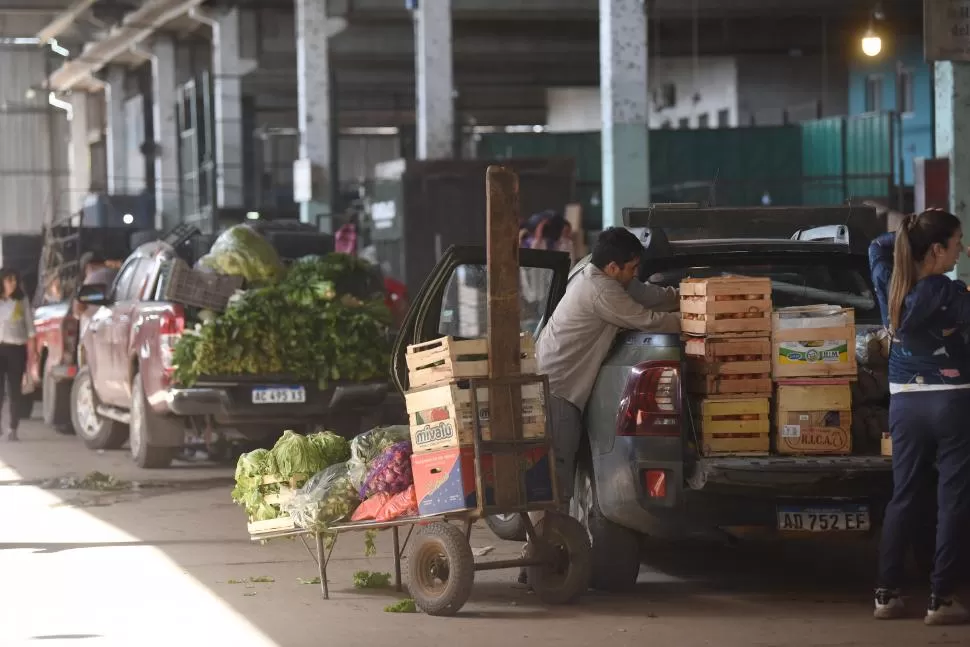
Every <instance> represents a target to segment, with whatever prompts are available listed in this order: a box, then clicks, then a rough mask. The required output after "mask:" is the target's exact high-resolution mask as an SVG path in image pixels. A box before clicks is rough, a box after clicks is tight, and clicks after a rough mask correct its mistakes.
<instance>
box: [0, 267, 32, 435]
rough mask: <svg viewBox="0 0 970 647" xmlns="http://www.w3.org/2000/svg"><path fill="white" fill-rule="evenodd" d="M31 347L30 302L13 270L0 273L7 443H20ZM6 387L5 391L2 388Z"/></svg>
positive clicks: (0, 367)
mask: <svg viewBox="0 0 970 647" xmlns="http://www.w3.org/2000/svg"><path fill="white" fill-rule="evenodd" d="M33 343H34V316H33V313H32V312H31V310H30V302H29V301H28V300H27V297H26V296H24V291H23V289H22V288H21V287H20V278H19V277H18V276H17V273H16V272H14V271H13V270H9V269H2V270H0V410H2V408H3V400H4V395H5V393H9V394H10V401H9V406H8V407H7V409H8V411H9V414H8V415H9V423H8V425H7V440H19V437H18V435H17V430H18V429H19V427H20V413H21V411H22V409H23V408H22V406H21V405H22V403H21V400H22V398H23V394H22V388H23V379H24V371H25V370H26V369H27V352H28V347H29V346H30V345H31V344H33ZM5 386H6V388H4V387H5Z"/></svg>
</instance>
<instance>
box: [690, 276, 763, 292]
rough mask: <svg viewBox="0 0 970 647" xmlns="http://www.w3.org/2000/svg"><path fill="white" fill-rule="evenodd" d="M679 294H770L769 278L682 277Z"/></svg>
mask: <svg viewBox="0 0 970 647" xmlns="http://www.w3.org/2000/svg"><path fill="white" fill-rule="evenodd" d="M680 294H681V296H735V295H739V294H741V295H743V294H766V295H769V296H770V295H771V279H769V278H751V277H746V276H745V277H740V276H715V277H711V278H707V279H684V280H683V281H681V283H680Z"/></svg>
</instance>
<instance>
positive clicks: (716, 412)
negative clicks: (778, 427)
mask: <svg viewBox="0 0 970 647" xmlns="http://www.w3.org/2000/svg"><path fill="white" fill-rule="evenodd" d="M700 414H701V415H700V419H701V439H702V450H701V451H702V453H703V455H704V456H767V455H768V453H769V451H770V448H771V424H770V421H769V415H770V414H769V407H768V398H767V397H758V396H753V397H729V398H722V397H709V398H704V399H702V400H701V401H700Z"/></svg>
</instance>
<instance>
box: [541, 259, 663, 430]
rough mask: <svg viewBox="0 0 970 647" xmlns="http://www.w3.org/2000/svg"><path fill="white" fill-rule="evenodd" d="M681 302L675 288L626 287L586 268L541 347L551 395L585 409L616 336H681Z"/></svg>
mask: <svg viewBox="0 0 970 647" xmlns="http://www.w3.org/2000/svg"><path fill="white" fill-rule="evenodd" d="M678 301H679V295H678V293H677V290H676V289H674V288H659V287H656V286H652V285H645V284H643V283H641V282H640V281H636V280H635V281H633V282H632V283H631V284H630V287H629V288H627V289H624V288H623V286H622V285H621V284H620V283H619V281H617V280H615V279H612V278H610V277H609V276H607V275H606V274H604V273H603V272H602V271H601V270H600V269H599V268H597V267H596V266H595V265H592V264H590V265H587V266H586V267H585V268H583V270H582V271H581V272H580V274H579V275H578V276H576V277H574V278H573V280H572V281H570V282H569V286H568V287H567V288H566V294H565V295H564V296H563V298H562V301H560V302H559V306H558V307H557V308H556V310H555V312H553V313H552V317H551V318H550V319H549V323H548V324H547V325H546V327H545V328H544V329H543V331H542V333H541V334H540V335H539V340H538V342H537V343H536V360H537V363H538V365H539V372H540V373H546V374H547V375H548V376H549V390H550V391H551V392H552V395H555V396H558V397H561V398H564V399H566V400H568V401H569V402H572V403H573V404H574V405H576V407H577V408H578V409H579V410H580V411H582V410H583V409H585V408H586V401H587V400H588V399H589V394H590V392H591V391H592V390H593V384H594V383H595V382H596V376H597V374H598V373H599V370H600V366H601V365H602V363H603V360H605V359H606V356H607V354H608V353H609V352H610V347H611V346H612V345H613V340H614V338H615V337H616V333H617V332H619V331H620V330H621V329H629V330H642V331H644V332H664V333H677V332H680V314H679V312H678V309H679V303H678Z"/></svg>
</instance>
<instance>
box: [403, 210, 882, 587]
mask: <svg viewBox="0 0 970 647" xmlns="http://www.w3.org/2000/svg"><path fill="white" fill-rule="evenodd" d="M810 224H812V225H814V224H818V223H810ZM796 229H797V225H789V229H788V232H789V233H788V234H787V236H786V237H785V238H782V237H778V238H772V239H751V238H731V239H717V240H675V241H668V240H667V238H666V236H665V235H663V234H662V232H659V234H660V235H656V234H657V233H658V232H657V230H656V229H654V230H653V231H652V232H651V231H650V230H639V233H640V234H641V236H642V240H644V241H645V242H646V243H647V244H646V245H645V248H644V256H643V261H642V263H641V270H640V272H641V273H640V277H639V278H640V280H642V281H644V282H648V283H653V284H656V285H662V286H678V285H679V284H680V281H681V280H682V279H684V278H686V277H710V276H717V275H721V274H741V275H748V276H759V277H770V278H771V279H772V284H773V301H774V304H775V305H776V306H778V307H785V306H802V305H814V304H819V303H828V304H840V305H845V306H851V307H854V308H855V313H856V323H857V326H859V327H860V328H862V327H865V326H867V325H871V326H878V325H879V323H880V318H879V311H878V306H877V304H876V301H875V297H874V294H873V291H872V286H871V282H870V278H869V268H868V261H867V258H866V256H865V254H864V253H860V249H859V248H860V245H858V244H857V245H854V246H850V245H848V244H847V242H846V241H841V240H838V239H834V240H831V241H828V242H825V241H818V240H805V239H804V236H802V237H801V238H802V239H798V238H799V236H798V235H797V234H796V237H795V238H796V239H795V240H792V239H791V238H788V236H791V232H793V231H796ZM652 234H654V235H652ZM657 239H661V240H660V241H659V242H658V240H657ZM856 242H857V243H858V242H859V241H858V240H857V241H856ZM861 248H862V249H864V248H865V246H864V245H861ZM586 262H588V259H585V260H584V261H581V262H580V264H578V265H577V266H576V267H574V268H572V271H570V267H569V259H568V257H567V256H566V255H565V254H562V253H558V252H545V251H537V250H522V251H521V254H520V265H521V267H522V275H523V279H524V282H525V281H527V282H528V283H529V284H530V285H532V286H535V285H542V286H544V289H545V294H543V295H541V296H540V297H539V298H536V296H535V295H534V294H533V295H532V298H531V299H529V298H525V297H523V301H522V305H523V309H522V322H523V331H528V332H532V333H535V334H537V335H538V334H539V333H540V332H541V330H542V327H543V325H544V324H545V322H546V321H547V320H548V316H549V315H550V314H551V313H552V312H553V310H554V309H555V307H556V305H557V304H558V302H559V300H560V298H561V297H562V295H563V294H564V292H565V290H566V287H567V285H568V282H569V280H570V279H571V278H572V277H573V276H575V274H576V273H577V272H578V271H579V270H580V269H581V268H582V266H583V265H584V264H585V263H586ZM484 268H485V249H484V248H481V247H453V248H451V249H449V250H448V251H447V252H446V253H445V254H444V256H443V257H442V259H441V260H440V261H439V263H438V265H437V267H436V268H435V270H434V271H433V272H432V274H431V276H430V277H429V279H428V280H427V282H426V283H425V285H424V287H423V288H422V290H421V292H420V293H419V294H418V295H417V297H416V299H415V300H414V302H413V305H412V308H411V311H410V312H409V313H408V317H407V319H406V321H405V324H404V326H403V328H402V331H401V335H400V336H399V337H398V340H397V345H396V348H395V354H394V356H393V358H394V359H393V361H394V363H395V365H394V371H393V379H394V380H395V382H396V385H397V387H398V388H399V389H401V390H404V389H405V388H406V387H407V370H406V365H405V363H404V361H403V351H404V347H405V346H406V344H411V343H419V342H422V341H427V340H429V339H433V338H435V337H438V336H441V335H455V336H458V337H478V336H484V334H485V321H486V299H485V289H486V287H485V281H484V276H485V271H484ZM533 292H534V290H533ZM536 321H538V325H537V326H536V327H535V328H533V325H534V322H536ZM684 370H685V369H684V353H683V345H682V342H681V340H680V338H679V336H678V335H669V334H651V333H641V332H631V331H627V332H621V333H620V334H619V335H618V336H617V339H616V342H615V344H614V346H613V348H612V350H611V351H610V354H609V356H608V357H607V359H606V361H605V362H604V363H603V366H602V368H601V370H600V374H599V377H598V379H597V381H596V384H595V387H594V389H593V392H592V395H591V397H590V399H589V404H588V406H587V409H586V412H585V425H586V435H585V438H584V440H583V442H582V444H581V446H580V452H579V458H578V464H577V473H576V481H575V483H576V485H575V492H574V496H573V500H572V503H571V513H572V515H573V516H574V517H576V518H577V519H579V520H581V521H582V522H583V524H584V525H585V527H586V528H587V530H588V531H589V534H590V537H591V540H592V545H593V581H592V584H593V586H594V587H596V588H599V589H605V590H623V589H626V588H628V587H631V586H632V585H633V584H634V583H635V582H636V579H637V575H638V572H639V568H640V562H641V556H642V555H641V550H642V547H643V546H642V543H643V542H642V541H641V539H642V538H644V537H651V538H657V539H677V538H683V537H721V538H725V537H729V536H731V533H732V531H733V530H734V529H737V528H747V529H750V528H760V529H762V530H767V531H771V532H779V533H782V534H787V533H788V532H790V531H792V530H793V529H794V530H796V531H797V530H798V528H797V527H798V526H801V527H803V528H804V529H805V531H808V529H809V528H810V527H814V529H815V530H825V531H827V532H834V533H840V534H845V535H855V536H859V535H865V534H868V533H871V532H872V531H873V530H874V529H875V528H876V527H877V526H878V525H879V522H880V519H881V517H882V512H883V509H884V507H885V503H886V502H887V500H888V498H889V496H890V494H891V491H892V473H891V461H890V460H889V459H887V458H883V457H882V456H878V455H851V456H839V457H790V456H770V457H763V458H742V457H732V456H727V457H704V456H701V455H700V453H699V451H698V446H699V443H698V442H697V440H698V436H699V425H698V423H697V421H696V420H694V419H693V417H692V415H691V407H690V404H689V402H690V401H689V400H688V398H687V397H686V394H685V392H684V388H683V385H684V380H683V379H682V378H683V376H684ZM671 393H675V394H677V395H678V396H679V397H676V398H675V402H676V403H677V405H676V406H675V407H674V410H672V411H671V410H670V409H669V407H663V410H661V407H660V406H658V404H657V401H658V397H657V396H658V395H660V396H667V399H668V401H669V395H670V394H671ZM661 399H662V398H661ZM660 419H663V420H662V424H658V423H659V422H660V421H661V420H660ZM648 483H650V484H652V485H653V487H648ZM813 516H814V517H815V519H816V521H819V523H813V522H812V517H813ZM792 520H794V521H795V522H804V523H792ZM489 521H490V525H491V526H492V527H493V529H495V530H497V531H498V533H499V534H500V535H501V536H503V537H506V538H513V537H514V536H515V535H516V534H517V533H518V532H520V530H518V529H516V528H515V524H516V521H517V520H516V519H515V518H512V517H510V518H503V519H490V520H489Z"/></svg>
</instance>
